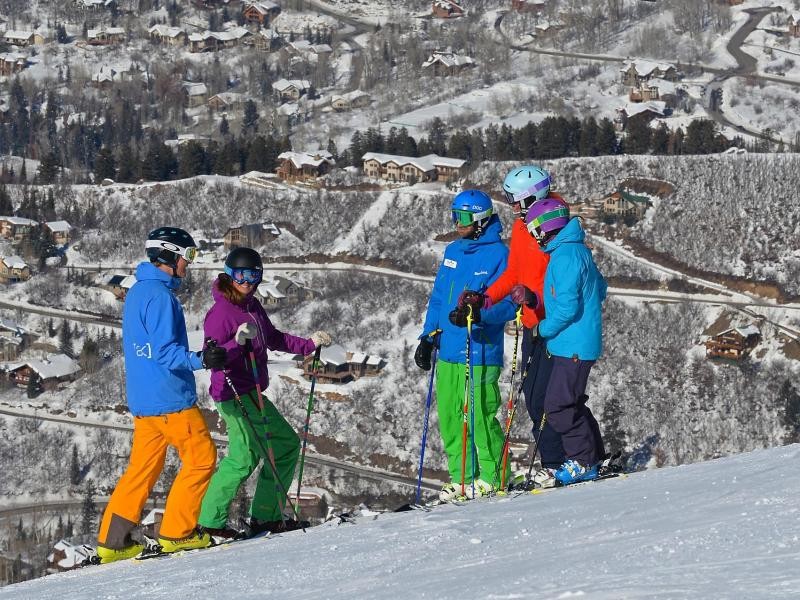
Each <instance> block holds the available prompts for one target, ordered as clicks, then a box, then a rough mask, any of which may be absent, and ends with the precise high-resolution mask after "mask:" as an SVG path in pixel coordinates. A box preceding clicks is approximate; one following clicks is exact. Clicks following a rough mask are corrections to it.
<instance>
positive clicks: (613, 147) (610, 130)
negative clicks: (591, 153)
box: [597, 117, 619, 156]
mask: <svg viewBox="0 0 800 600" xmlns="http://www.w3.org/2000/svg"><path fill="white" fill-rule="evenodd" d="M618 152H619V144H618V142H617V130H616V129H614V123H613V122H612V121H611V119H609V118H608V117H604V118H603V119H601V121H600V128H599V130H598V132H597V153H598V155H600V156H603V155H607V154H617V153H618Z"/></svg>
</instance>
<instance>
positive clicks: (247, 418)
mask: <svg viewBox="0 0 800 600" xmlns="http://www.w3.org/2000/svg"><path fill="white" fill-rule="evenodd" d="M216 345H217V342H216V341H215V340H213V339H208V340H206V347H210V346H216ZM221 372H222V376H223V377H225V382H226V383H227V384H228V387H229V388H231V391H232V392H233V397H234V398H235V399H236V403H237V404H238V405H239V410H241V411H242V416H243V417H244V419H245V421H247V424H248V425H249V426H250V429H251V431H252V432H253V439H255V440H256V442H257V443H258V447H259V449H260V450H261V455H262V456H263V457H264V458H266V457H267V449H266V448H264V444H262V443H261V439H260V438H259V436H258V432H257V431H256V426H255V424H254V423H253V421H252V420H251V419H250V415H248V414H247V409H246V408H245V406H244V402H242V397H241V396H240V395H239V392H238V391H237V390H236V387H235V386H234V385H233V382H232V381H231V378H230V377H229V376H228V374H227V373H226V372H225V371H224V370H223V371H221ZM267 464H268V465H269V466H270V468H271V469H272V476H273V477H275V481H276V482H277V484H278V486H280V491H281V492H282V493H283V496H284V498H285V499H286V501H287V503H288V504H289V506H290V507H291V509H292V512H293V513H294V515H295V517H296V518H297V522H298V524H300V526H301V527H302V529H303V531H304V532H305V530H306V528H305V527H303V526H302V521H301V520H300V515H299V514H298V512H297V509H296V508H295V506H294V504H292V501H291V499H290V498H289V492H288V491H287V490H286V487H285V486H284V485H283V482H282V481H281V479H280V477H278V471H277V469H276V468H275V465H273V464H272V463H271V462H269V461H267Z"/></svg>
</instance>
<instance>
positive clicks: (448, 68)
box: [422, 50, 477, 76]
mask: <svg viewBox="0 0 800 600" xmlns="http://www.w3.org/2000/svg"><path fill="white" fill-rule="evenodd" d="M475 66H477V65H476V63H475V61H474V60H473V59H472V58H471V57H469V56H463V55H461V54H456V53H454V52H450V51H444V52H442V51H438V50H436V51H434V52H433V54H431V56H430V57H429V58H428V60H426V61H425V62H424V63H422V68H423V69H430V71H431V72H432V73H433V74H434V75H436V76H448V75H459V74H460V73H462V72H463V71H465V70H466V69H471V68H473V67H475Z"/></svg>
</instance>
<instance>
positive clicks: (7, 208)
mask: <svg viewBox="0 0 800 600" xmlns="http://www.w3.org/2000/svg"><path fill="white" fill-rule="evenodd" d="M13 214H14V205H13V204H12V203H11V196H9V195H8V190H7V189H6V186H5V184H3V185H0V216H4V217H10V216H11V215H13Z"/></svg>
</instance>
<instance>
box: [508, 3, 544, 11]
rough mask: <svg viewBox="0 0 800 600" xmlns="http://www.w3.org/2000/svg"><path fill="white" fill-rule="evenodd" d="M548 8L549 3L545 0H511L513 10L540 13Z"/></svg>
mask: <svg viewBox="0 0 800 600" xmlns="http://www.w3.org/2000/svg"><path fill="white" fill-rule="evenodd" d="M546 8H547V3H546V2H544V0H511V10H513V11H516V12H520V13H536V14H539V13H541V12H544V10H545V9H546Z"/></svg>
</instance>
